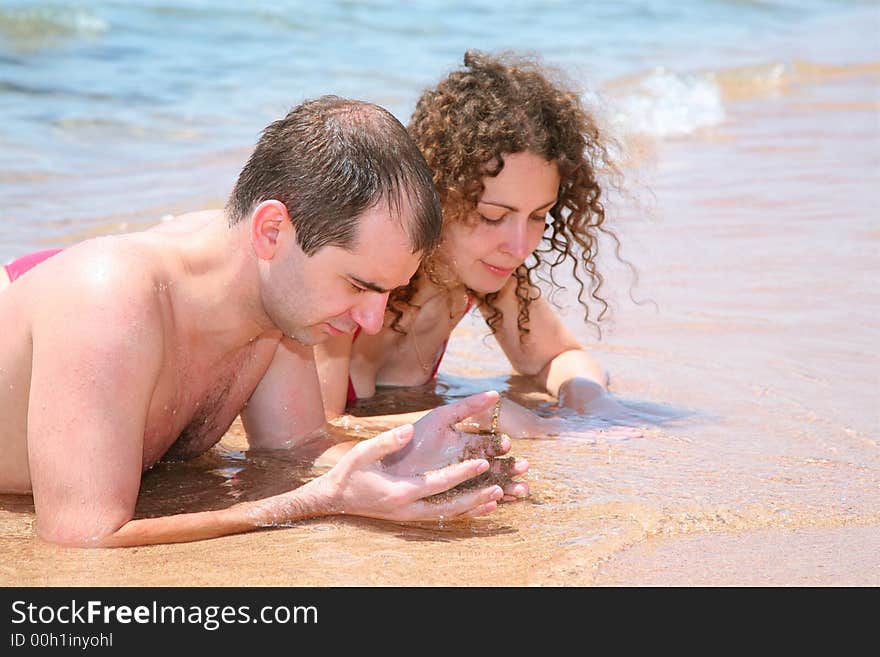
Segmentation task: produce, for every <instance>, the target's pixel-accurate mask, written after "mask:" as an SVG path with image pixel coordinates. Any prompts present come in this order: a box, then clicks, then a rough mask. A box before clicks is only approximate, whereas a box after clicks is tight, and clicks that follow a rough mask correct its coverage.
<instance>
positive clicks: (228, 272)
mask: <svg viewBox="0 0 880 657" xmlns="http://www.w3.org/2000/svg"><path fill="white" fill-rule="evenodd" d="M174 221H180V222H182V223H181V224H180V225H178V226H177V227H176V229H175V230H174V232H173V235H169V239H170V240H173V241H174V245H173V247H172V248H174V249H175V250H176V252H177V254H178V259H179V260H178V263H177V265H176V266H177V267H178V271H177V274H178V276H177V278H178V283H177V285H176V288H175V289H173V290H171V294H172V299H173V303H174V306H175V317H176V321H178V322H180V323H181V324H182V325H183V326H185V330H186V332H187V333H189V334H191V335H194V336H199V338H198V339H200V340H210V341H213V342H215V343H216V346H217V347H218V349H220V350H230V351H231V350H234V349H238V348H240V347H241V346H243V345H244V344H247V343H248V342H250V341H252V340H254V339H255V338H256V337H257V336H259V335H261V334H264V333H266V332H267V331H271V330H272V329H273V328H274V327H273V326H272V324H271V322H270V321H269V319H268V317H266V315H265V313H264V312H263V310H262V304H261V302H260V295H259V289H260V286H259V275H258V271H257V263H256V256H255V255H254V253H253V250H252V249H251V248H250V242H249V239H248V237H249V234H248V227H247V225H246V223H242V224H237V225H235V226H232V227H229V225H228V223H227V221H226V218H225V217H224V215H223V213H222V212H221V211H217V213H216V214H213V215H211V214H208V213H192V214H190V215H184V216H181V217H179V218H178V219H175V220H174ZM183 222H187V223H186V225H184V223H183Z"/></svg>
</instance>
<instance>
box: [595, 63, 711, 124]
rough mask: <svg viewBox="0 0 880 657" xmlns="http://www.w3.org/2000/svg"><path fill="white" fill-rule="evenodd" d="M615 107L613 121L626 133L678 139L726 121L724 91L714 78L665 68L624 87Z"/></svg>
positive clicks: (658, 69)
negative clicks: (675, 71)
mask: <svg viewBox="0 0 880 657" xmlns="http://www.w3.org/2000/svg"><path fill="white" fill-rule="evenodd" d="M614 104H615V108H614V115H613V119H612V120H613V122H614V124H615V127H616V128H617V129H618V130H620V131H621V132H623V133H636V134H645V135H650V136H653V137H661V138H662V137H677V136H683V135H689V134H692V133H694V132H696V131H697V130H700V129H702V128H706V127H710V126H713V125H718V124H720V123H721V122H723V121H724V119H725V112H724V102H723V101H722V96H721V88H720V87H719V86H718V84H717V83H716V82H715V81H714V80H713V79H712V78H711V77H709V76H706V75H683V74H679V73H673V72H671V71H668V70H666V69H664V68H657V69H655V70H654V71H652V72H651V73H649V74H648V75H645V76H642V77H641V78H639V79H638V80H637V81H635V82H634V83H632V84H628V85H626V86H625V87H623V89H621V92H620V93H619V94H618V97H617V100H616V102H615V103H614Z"/></svg>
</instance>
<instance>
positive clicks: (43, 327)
mask: <svg viewBox="0 0 880 657" xmlns="http://www.w3.org/2000/svg"><path fill="white" fill-rule="evenodd" d="M104 265H105V263H101V266H104ZM95 271H97V265H96V270H95ZM129 273H131V272H129V271H128V269H127V268H126V270H125V271H123V272H119V271H114V270H113V263H107V269H106V270H105V274H104V275H97V274H95V275H93V276H90V277H89V278H87V279H86V280H79V281H77V282H76V284H77V286H78V288H77V289H76V290H72V289H71V288H69V286H67V285H64V284H60V285H59V286H57V287H55V288H53V289H51V290H47V291H46V292H45V297H43V298H41V299H39V300H38V301H37V302H35V304H34V310H33V316H32V318H31V336H32V349H33V358H32V372H31V386H30V393H29V401H28V429H27V441H28V461H29V468H30V476H31V484H32V489H33V496H34V507H35V510H36V516H37V522H36V529H37V534H38V536H40V537H41V538H44V539H46V540H48V541H52V542H58V543H64V544H70V545H88V544H95V543H96V542H97V541H100V540H101V539H103V538H104V537H106V536H107V535H109V534H112V533H113V532H115V531H117V530H118V529H119V528H120V527H122V526H124V525H125V523H126V522H127V521H129V520H130V519H131V517H132V514H133V512H134V507H135V503H136V500H137V495H138V490H139V488H140V479H141V473H142V469H143V458H144V426H145V424H146V416H147V412H148V409H149V404H150V400H151V396H152V390H153V388H154V387H155V386H156V383H157V380H158V376H159V371H160V367H161V360H162V350H163V347H164V345H163V340H162V329H161V321H162V320H161V310H160V308H159V307H158V303H156V302H155V300H154V299H155V296H156V295H155V294H153V295H152V296H151V297H150V299H151V300H152V302H151V300H148V299H147V298H146V295H143V296H144V298H143V299H140V298H135V297H136V296H137V293H136V291H135V290H134V289H131V288H133V287H134V286H133V285H129V286H127V287H128V288H129V289H123V288H125V287H126V286H122V287H120V286H118V285H115V284H114V280H115V281H118V280H119V279H120V278H124V277H125V276H126V275H127V274H129Z"/></svg>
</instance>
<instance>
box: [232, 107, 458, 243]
mask: <svg viewBox="0 0 880 657" xmlns="http://www.w3.org/2000/svg"><path fill="white" fill-rule="evenodd" d="M270 199H274V200H277V201H281V202H282V203H284V205H285V206H286V207H287V211H288V213H289V214H290V218H291V221H292V222H293V225H294V227H295V228H296V237H297V242H298V244H299V246H300V248H301V249H302V250H303V251H304V252H305V253H306V254H307V255H312V254H314V253H315V252H316V251H317V250H318V249H320V248H321V247H323V246H328V245H332V246H338V247H342V248H347V249H351V248H352V247H354V243H355V241H356V240H357V237H358V219H359V217H360V216H361V215H362V214H363V213H364V212H365V211H366V210H369V209H370V208H372V207H374V206H376V205H378V204H379V203H382V202H384V203H386V204H387V206H388V208H389V210H390V211H391V212H392V213H393V214H395V215H396V216H397V218H398V219H399V220H400V221H401V222H402V225H403V227H404V229H405V230H406V232H407V235H408V236H409V240H410V244H411V245H412V250H413V253H417V252H419V251H427V250H430V249H431V248H432V247H434V246H435V245H436V243H437V242H438V240H439V239H440V227H441V218H440V204H439V201H438V199H437V194H436V192H435V190H434V183H433V179H432V175H431V171H430V169H428V165H427V164H426V163H425V159H424V157H422V154H421V152H420V151H419V149H418V147H417V146H416V145H415V143H414V142H413V140H412V139H411V138H410V136H409V135H408V133H407V131H406V128H404V127H403V125H402V124H401V123H400V122H399V121H398V120H397V119H396V118H395V117H394V116H393V115H392V114H391V113H390V112H389V111H388V110H386V109H384V108H382V107H379V106H378V105H373V104H372V103H367V102H363V101H358V100H350V99H346V98H340V97H338V96H321V97H319V98H316V99H314V100H309V101H306V102H304V103H302V104H300V105H298V106H297V107H295V108H294V109H292V110H291V111H290V112H289V113H288V114H287V116H285V117H284V118H283V119H280V120H278V121H275V122H273V123H271V124H270V125H269V126H267V127H266V129H265V130H263V134H262V137H261V138H260V140H259V142H258V143H257V145H256V147H255V149H254V152H253V153H252V154H251V157H250V159H249V160H248V162H247V164H246V165H245V166H244V168H243V169H242V171H241V174H240V175H239V178H238V181H237V182H236V184H235V188H234V189H233V191H232V195H231V196H230V198H229V201H228V203H227V206H226V210H227V214H228V217H229V223H230V224H235V223H237V222H239V221H241V220H243V219H244V218H245V217H247V215H248V214H249V213H250V212H251V211H252V210H253V208H255V207H256V206H257V204H259V203H261V202H262V201H266V200H270ZM406 209H409V210H410V212H411V214H412V219H411V221H409V222H405V221H404V217H403V216H402V212H404V211H405V210H406Z"/></svg>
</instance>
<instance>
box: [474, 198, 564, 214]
mask: <svg viewBox="0 0 880 657" xmlns="http://www.w3.org/2000/svg"><path fill="white" fill-rule="evenodd" d="M557 201H558V199H555V198H554V199H553V200H552V201H547V202H546V203H542V204H541V205H539V206H538V207H537V208H535V209H536V210H540V209H541V208H546V207H547V206H548V205H555V204H556V203H557ZM477 203H478V204H479V203H485V204H486V205H494V206H497V207H499V208H504V209H505V210H510V211H511V212H519V209H518V208H515V207H513V206H511V205H505V204H504V203H497V202H495V201H478V202H477Z"/></svg>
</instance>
